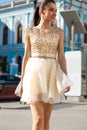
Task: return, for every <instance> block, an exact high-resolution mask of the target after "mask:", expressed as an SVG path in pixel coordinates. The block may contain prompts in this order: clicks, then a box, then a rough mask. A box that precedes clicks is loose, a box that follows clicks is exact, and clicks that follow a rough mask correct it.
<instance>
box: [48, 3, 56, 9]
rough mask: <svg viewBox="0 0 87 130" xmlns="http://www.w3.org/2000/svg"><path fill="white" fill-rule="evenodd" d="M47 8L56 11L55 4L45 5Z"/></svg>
mask: <svg viewBox="0 0 87 130" xmlns="http://www.w3.org/2000/svg"><path fill="white" fill-rule="evenodd" d="M46 7H47V8H54V9H56V8H57V7H56V4H55V3H52V2H49V3H48V4H47V5H46Z"/></svg>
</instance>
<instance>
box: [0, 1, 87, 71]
mask: <svg viewBox="0 0 87 130" xmlns="http://www.w3.org/2000/svg"><path fill="white" fill-rule="evenodd" d="M40 1H41V0H38V4H40ZM55 1H56V3H57V8H58V11H57V17H56V19H57V20H56V25H57V26H58V27H60V28H62V29H64V46H65V51H68V50H70V49H71V48H70V37H69V31H68V27H67V26H66V24H65V23H64V19H63V18H62V16H61V15H60V11H62V10H67V9H68V10H70V9H76V10H77V11H78V15H79V17H80V19H81V21H82V22H83V25H84V27H85V29H86V30H87V14H86V12H87V4H85V3H83V2H79V1H77V0H73V1H72V0H61V1H59V0H55ZM34 4H35V1H34V0H15V1H14V2H9V3H5V4H1V5H0V71H2V72H7V73H12V71H11V67H12V66H11V65H12V62H13V61H14V62H15V63H16V64H17V65H18V68H17V70H16V71H15V73H20V72H21V63H22V58H23V54H24V43H23V41H24V31H25V29H26V28H27V27H28V26H29V27H30V26H32V25H33V13H34ZM74 48H76V49H80V50H81V49H83V50H85V51H86V49H85V48H87V34H86V33H85V34H76V35H75V47H74Z"/></svg>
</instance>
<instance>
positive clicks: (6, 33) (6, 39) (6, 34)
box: [3, 26, 8, 45]
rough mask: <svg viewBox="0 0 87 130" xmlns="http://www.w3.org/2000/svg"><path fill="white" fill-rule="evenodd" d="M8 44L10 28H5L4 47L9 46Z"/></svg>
mask: <svg viewBox="0 0 87 130" xmlns="http://www.w3.org/2000/svg"><path fill="white" fill-rule="evenodd" d="M7 43H8V27H7V26H5V27H4V29H3V45H7Z"/></svg>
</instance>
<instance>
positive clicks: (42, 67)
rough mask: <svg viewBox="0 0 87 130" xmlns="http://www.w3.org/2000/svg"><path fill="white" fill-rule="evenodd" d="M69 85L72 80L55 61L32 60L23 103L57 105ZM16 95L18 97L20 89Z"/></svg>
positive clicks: (26, 74)
mask: <svg viewBox="0 0 87 130" xmlns="http://www.w3.org/2000/svg"><path fill="white" fill-rule="evenodd" d="M69 85H71V80H70V79H69V78H68V77H67V76H66V75H65V74H64V73H63V72H62V70H61V68H60V66H59V64H58V63H57V61H56V60H55V59H50V58H30V59H29V60H28V62H27V65H26V68H25V75H24V78H23V94H22V97H21V101H22V102H26V103H30V102H36V101H43V102H45V103H51V104H52V103H57V102H59V101H60V99H61V97H62V96H63V92H64V89H65V88H66V87H67V86H69ZM19 86H20V85H19ZM15 93H16V94H17V95H18V93H19V92H18V88H17V89H16V92H15Z"/></svg>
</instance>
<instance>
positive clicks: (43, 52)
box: [27, 27, 60, 57]
mask: <svg viewBox="0 0 87 130" xmlns="http://www.w3.org/2000/svg"><path fill="white" fill-rule="evenodd" d="M59 31H60V29H59V28H55V27H51V28H50V29H47V30H44V31H43V30H41V29H38V28H35V27H32V28H28V29H27V34H29V36H30V43H31V55H35V56H36V55H39V56H52V57H55V55H56V52H57V48H58V43H59Z"/></svg>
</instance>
